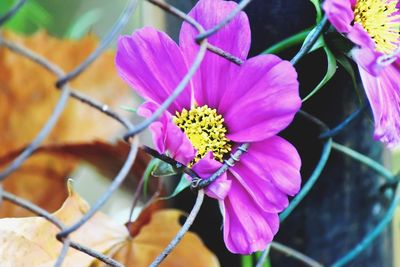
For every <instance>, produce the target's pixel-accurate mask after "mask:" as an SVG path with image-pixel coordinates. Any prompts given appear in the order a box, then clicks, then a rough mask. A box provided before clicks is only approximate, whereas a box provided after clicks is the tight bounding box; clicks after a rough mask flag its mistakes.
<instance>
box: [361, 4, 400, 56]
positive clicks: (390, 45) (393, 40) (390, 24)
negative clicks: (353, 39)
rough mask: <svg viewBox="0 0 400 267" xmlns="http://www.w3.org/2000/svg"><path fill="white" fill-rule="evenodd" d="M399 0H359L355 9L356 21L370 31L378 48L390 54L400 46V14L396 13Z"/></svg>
mask: <svg viewBox="0 0 400 267" xmlns="http://www.w3.org/2000/svg"><path fill="white" fill-rule="evenodd" d="M397 2H398V1H388V0H357V4H356V8H355V10H354V22H357V23H359V24H361V26H362V27H363V28H364V29H365V30H366V31H367V32H368V34H369V36H371V38H372V39H373V40H374V42H375V44H376V50H377V51H379V52H382V53H385V54H390V53H392V52H393V51H394V50H396V49H397V48H398V45H399V37H400V34H399V30H400V23H399V20H400V16H399V15H394V13H395V12H397V11H398V9H397V8H396V4H397Z"/></svg>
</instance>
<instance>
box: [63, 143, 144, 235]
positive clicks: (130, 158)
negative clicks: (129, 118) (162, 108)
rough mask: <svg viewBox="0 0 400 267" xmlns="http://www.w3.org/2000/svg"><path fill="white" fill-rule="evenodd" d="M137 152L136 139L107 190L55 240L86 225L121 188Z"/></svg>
mask: <svg viewBox="0 0 400 267" xmlns="http://www.w3.org/2000/svg"><path fill="white" fill-rule="evenodd" d="M137 151H138V145H137V138H135V139H134V141H133V144H131V148H130V151H129V154H128V157H127V159H126V161H125V163H124V165H123V166H122V168H121V170H120V171H119V173H118V175H117V176H116V177H115V179H114V180H113V182H112V183H111V185H110V186H109V187H108V188H107V190H106V191H105V192H104V193H103V194H102V195H101V196H100V197H99V198H98V199H97V201H96V203H95V204H94V205H93V206H92V207H91V208H90V210H89V211H88V212H86V213H85V214H84V215H83V216H82V218H81V219H80V220H79V221H77V222H76V223H74V224H73V225H72V226H70V227H68V228H66V229H63V230H62V231H61V232H60V233H58V234H57V239H63V238H64V237H66V236H68V235H69V234H71V233H72V232H74V231H76V230H77V229H79V228H80V227H81V226H82V225H83V224H84V223H86V222H87V221H88V220H89V219H90V218H91V217H92V216H93V215H94V214H95V213H96V212H97V211H98V210H99V209H100V208H101V207H102V206H103V205H104V204H105V203H106V202H107V200H108V199H109V198H110V197H111V195H112V194H113V193H114V192H115V191H116V190H117V189H118V188H119V187H120V186H121V184H122V183H123V181H124V180H125V178H126V176H127V175H128V173H129V171H130V169H131V168H132V166H133V163H134V161H135V158H136V155H137Z"/></svg>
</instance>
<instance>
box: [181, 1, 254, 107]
mask: <svg viewBox="0 0 400 267" xmlns="http://www.w3.org/2000/svg"><path fill="white" fill-rule="evenodd" d="M236 6H237V4H236V3H235V2H233V1H222V0H200V1H199V2H198V3H197V4H196V6H195V7H194V8H193V9H192V10H191V11H190V13H189V16H191V17H192V18H194V19H195V20H197V21H198V22H199V23H200V24H201V25H202V26H203V27H204V28H205V29H206V30H207V29H211V28H213V27H214V26H215V25H217V24H218V23H219V22H220V21H221V20H223V19H224V18H225V17H226V16H227V15H228V14H229V13H230V12H232V10H233V9H234V8H235V7H236ZM198 34H199V33H198V31H197V30H196V29H194V28H193V27H192V26H191V25H189V24H187V23H183V25H182V29H181V32H180V47H181V49H182V51H183V54H184V56H185V58H186V60H187V62H188V63H189V64H190V63H192V62H193V60H194V58H195V56H196V54H197V52H198V50H199V45H198V44H197V43H196V42H195V41H194V38H195V37H196V36H197V35H198ZM208 42H209V43H211V44H213V45H215V46H217V47H219V48H221V49H223V50H224V51H226V52H228V53H230V54H232V55H234V56H237V57H239V58H241V59H242V60H245V59H246V58H247V54H248V52H249V49H250V42H251V33H250V25H249V21H248V18H247V15H246V14H245V13H244V12H240V13H239V14H238V15H237V16H236V17H235V18H234V19H233V20H232V21H231V22H230V23H229V24H227V25H226V26H224V27H223V28H222V29H220V31H218V32H217V33H216V34H214V35H212V36H211V37H210V38H208ZM237 69H238V66H237V65H235V64H233V63H231V62H230V61H228V60H226V59H224V58H222V57H220V56H218V55H216V54H214V53H212V52H209V51H207V53H206V56H205V58H204V60H203V63H202V64H201V67H200V70H199V71H198V73H197V75H196V76H195V79H194V80H193V81H194V89H195V99H196V101H197V103H198V104H199V105H205V104H207V105H209V106H210V107H214V108H215V107H217V106H218V103H219V101H220V99H221V96H222V95H223V92H224V91H225V90H226V89H227V81H229V80H230V79H231V77H234V76H235V73H236V71H237Z"/></svg>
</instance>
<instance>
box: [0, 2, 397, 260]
mask: <svg viewBox="0 0 400 267" xmlns="http://www.w3.org/2000/svg"><path fill="white" fill-rule="evenodd" d="M147 1H148V2H149V3H152V4H153V5H155V6H158V7H159V8H161V9H163V10H164V11H166V12H168V13H170V14H173V15H175V16H176V17H178V18H180V19H182V20H183V21H185V22H187V23H189V24H190V25H191V26H192V27H194V28H195V29H196V30H197V31H198V35H197V37H196V38H195V41H196V42H197V43H198V44H199V46H200V49H199V51H198V53H197V55H196V58H195V60H194V62H193V63H192V66H191V67H190V68H189V70H188V72H187V74H186V75H185V76H184V78H183V79H182V80H181V82H180V83H179V84H178V86H177V87H176V88H175V90H174V91H173V93H172V94H171V95H170V96H169V97H168V98H167V99H166V100H165V101H164V102H163V103H162V105H160V107H159V108H158V109H157V110H156V112H154V113H153V115H152V116H151V117H149V118H147V119H145V120H143V121H142V122H140V123H138V124H136V125H134V124H132V123H131V122H130V121H129V120H128V119H127V118H124V117H121V116H120V115H118V114H117V113H116V112H114V111H113V110H111V109H110V108H109V107H108V106H107V105H105V104H103V103H101V102H99V101H97V100H96V99H93V98H92V97H90V96H86V95H83V94H82V93H80V92H78V91H76V90H74V89H73V88H71V86H70V84H69V82H70V81H71V80H72V79H74V78H76V77H78V76H79V75H80V74H82V73H83V72H84V71H85V70H86V69H87V68H88V66H89V65H90V64H92V63H93V62H94V61H95V60H96V59H97V58H98V57H99V55H101V54H102V52H103V51H104V50H105V49H106V48H107V47H108V46H109V45H110V43H111V42H112V41H113V40H114V39H115V37H116V36H117V35H118V33H119V32H120V30H121V29H122V28H123V27H124V26H125V25H126V24H127V21H128V19H129V18H130V17H131V16H132V14H133V13H134V11H135V8H136V6H137V0H129V1H127V3H126V7H125V9H124V10H123V11H122V13H121V15H120V17H119V18H118V20H117V21H116V22H115V24H114V25H113V27H112V28H111V30H110V31H109V33H108V34H107V35H106V36H105V38H104V39H103V40H102V41H101V42H100V44H99V46H98V47H97V48H96V49H95V51H94V52H93V53H91V54H90V55H89V56H88V57H87V58H86V59H85V60H84V61H83V62H81V63H80V64H79V65H78V66H76V67H75V68H74V69H73V70H72V71H71V72H69V73H65V72H64V71H63V70H62V69H61V68H60V67H59V66H57V65H55V64H54V63H53V62H50V61H49V60H47V59H46V58H44V57H42V56H40V55H38V54H36V53H34V52H33V51H31V50H29V49H28V48H26V47H23V46H21V45H19V44H17V43H14V42H11V41H9V40H7V39H5V38H4V37H3V36H2V35H1V32H0V46H3V47H5V48H7V49H9V50H11V51H13V52H14V53H17V54H19V55H21V56H22V57H25V58H27V59H29V60H31V61H33V62H35V63H36V64H38V65H40V66H41V67H43V68H44V69H46V70H48V71H49V72H51V73H53V74H54V75H55V76H56V77H57V82H56V84H55V86H54V87H55V88H59V90H60V95H59V98H58V102H57V103H56V105H55V107H54V110H53V112H52V114H51V116H50V117H49V118H48V120H47V122H46V123H45V124H44V126H43V127H42V129H41V130H40V131H39V133H38V134H37V136H36V137H35V138H34V139H33V140H32V141H31V142H30V144H29V145H28V146H27V147H26V148H25V149H24V150H23V151H22V152H21V153H20V154H19V155H18V156H17V157H16V158H15V159H14V160H13V161H12V162H11V163H10V164H9V165H8V166H7V167H6V168H5V169H4V170H3V171H2V172H1V173H0V181H3V180H4V179H6V178H7V177H8V176H10V174H12V173H13V172H14V171H16V170H17V169H19V168H20V167H21V165H22V164H23V163H24V162H25V161H26V160H27V159H28V158H29V157H30V156H31V155H32V154H33V153H34V151H35V150H36V149H38V148H39V147H40V145H41V143H42V142H43V141H44V140H45V139H46V137H47V136H48V135H49V134H50V133H51V131H52V129H53V128H54V125H55V124H56V122H57V121H58V119H59V117H60V115H61V114H62V113H63V111H64V108H65V106H66V102H67V100H68V99H69V98H73V99H76V100H78V101H80V102H81V103H82V104H86V105H89V106H90V107H92V108H93V109H95V110H97V111H98V112H101V113H102V114H104V115H105V116H109V117H110V118H111V119H113V120H115V121H117V122H119V123H120V124H121V125H122V126H124V127H125V129H126V133H125V134H124V136H123V138H124V139H125V140H126V141H127V142H129V144H130V151H129V154H128V156H127V158H126V160H125V163H124V165H123V166H122V168H121V169H120V171H119V173H118V175H117V176H116V177H114V179H113V181H112V183H111V184H110V186H109V187H108V188H107V190H106V191H105V192H104V193H103V194H102V195H101V196H100V197H99V198H98V199H97V201H96V203H95V204H94V205H93V206H92V208H91V209H90V210H89V211H88V212H87V213H86V214H85V215H84V216H83V217H82V218H81V219H80V220H78V221H77V222H75V223H73V224H72V225H64V224H63V223H62V222H60V221H59V220H58V219H57V218H55V217H54V216H53V215H52V214H50V213H49V212H47V211H46V210H44V209H42V208H40V207H39V206H36V205H34V204H33V203H31V202H30V201H27V200H25V199H22V198H19V197H18V196H15V195H13V194H12V193H10V192H7V191H4V190H3V189H2V190H1V191H0V200H6V201H9V202H11V203H13V204H15V205H18V206H20V207H23V208H25V209H26V210H29V211H31V212H33V213H35V214H38V215H40V216H42V217H43V218H45V219H46V220H48V221H49V222H51V223H52V224H54V225H55V226H56V227H57V228H59V230H60V232H59V233H58V234H57V236H56V237H57V239H58V240H59V241H60V242H62V243H63V246H62V250H61V251H60V253H59V256H58V259H57V261H56V263H55V266H61V265H62V263H63V260H64V258H65V257H66V255H67V251H68V249H70V248H72V249H75V250H79V251H81V252H83V253H86V254H88V255H90V256H92V257H94V258H96V259H98V260H100V261H102V262H104V263H106V264H108V265H110V266H123V264H121V263H119V262H117V261H115V260H113V259H112V258H111V257H109V256H107V255H104V254H102V253H100V252H98V251H94V250H93V249H91V248H88V247H85V246H83V245H82V244H78V243H76V242H74V241H73V240H71V239H70V237H69V236H70V234H71V233H73V232H74V231H76V230H77V229H79V228H80V227H81V226H82V225H84V224H85V223H86V222H87V221H88V220H89V219H90V218H91V217H92V216H93V215H94V214H95V212H97V211H98V210H99V209H100V208H101V207H102V206H103V205H104V204H105V203H106V202H107V201H108V199H109V198H110V197H111V195H112V194H113V193H114V192H115V191H116V190H117V189H118V188H119V187H120V186H121V184H122V182H123V181H124V179H125V177H126V176H127V174H128V172H129V170H130V169H131V168H132V166H133V163H134V161H135V158H136V154H137V150H138V146H139V144H138V140H137V138H136V136H137V134H138V133H140V132H142V131H143V130H145V129H146V128H147V127H148V126H149V125H150V124H151V123H152V122H154V121H155V120H157V119H158V118H159V117H160V116H161V115H162V113H163V112H164V111H165V110H166V109H167V108H168V107H169V106H170V105H171V104H172V103H173V101H174V100H175V99H176V98H177V97H178V96H179V95H180V94H181V93H182V91H183V90H184V89H185V88H186V86H187V85H188V84H189V82H190V80H191V79H192V78H193V76H194V75H195V74H196V71H197V70H198V68H199V66H200V64H201V63H202V60H203V58H204V56H205V54H206V52H207V51H211V52H213V53H215V54H218V55H219V56H221V57H223V58H225V59H226V60H229V61H231V62H233V63H235V64H238V65H241V64H242V63H243V61H242V60H241V59H239V58H237V57H235V56H233V55H231V54H229V53H227V52H226V51H223V50H222V49H220V48H218V47H215V46H214V45H211V44H209V43H208V42H207V38H208V37H210V36H212V35H213V34H215V33H217V32H218V31H219V30H220V29H221V28H223V27H224V26H225V25H226V24H228V23H230V21H231V20H232V19H233V18H234V17H235V16H236V15H237V14H238V13H239V12H240V11H242V10H243V9H244V8H245V7H246V6H247V5H248V4H249V3H251V0H243V1H241V2H240V3H239V4H238V5H237V7H236V8H235V9H234V10H233V11H232V12H231V13H230V14H229V15H228V16H227V17H226V18H225V19H223V20H222V21H221V22H220V23H219V24H217V25H215V26H214V27H213V28H211V29H208V30H205V29H204V28H203V27H202V26H201V25H200V24H199V23H198V22H197V21H195V20H194V19H193V18H191V17H190V16H188V15H187V14H185V13H183V12H182V11H180V10H179V9H177V8H175V7H173V6H171V5H169V4H167V3H165V2H161V1H159V0H147ZM25 2H26V1H25V0H20V1H18V2H17V4H16V5H15V6H14V7H12V8H11V9H10V10H9V12H7V13H6V14H4V15H3V16H1V17H0V26H1V25H2V24H4V23H5V22H6V21H8V20H9V19H10V18H11V17H12V16H13V15H15V14H16V13H17V12H18V10H20V8H21V7H22V6H23V5H24V4H25ZM326 25H327V19H326V17H324V18H323V19H322V20H321V22H320V24H319V25H317V26H316V28H315V31H313V33H312V34H311V35H310V36H309V38H307V40H306V41H305V43H304V44H303V46H302V48H301V49H300V50H299V51H298V53H297V54H296V55H295V56H294V57H293V59H292V60H291V63H292V64H297V63H298V61H299V60H300V59H301V58H302V57H304V56H305V55H306V54H307V53H308V52H309V51H310V49H311V48H312V46H313V45H314V43H315V42H316V41H317V40H318V38H319V36H320V35H321V34H322V32H323V30H324V28H325V26H326ZM364 108H365V106H362V107H360V108H359V109H357V110H356V111H354V112H353V113H352V114H350V115H349V116H348V117H347V118H346V119H345V120H344V121H343V122H342V123H340V124H339V125H338V126H336V127H334V128H333V129H329V128H328V127H327V125H325V124H324V123H323V122H322V121H320V120H319V119H318V118H316V117H314V116H313V115H311V114H308V113H306V112H304V111H300V115H301V116H303V117H305V118H306V119H308V120H310V121H311V122H313V123H315V124H316V125H317V126H319V128H320V130H321V135H320V139H321V140H322V141H323V142H324V145H323V149H322V152H321V157H320V160H319V162H318V163H317V165H316V167H315V169H314V171H313V173H312V174H311V176H310V177H309V179H308V181H307V183H306V184H305V185H304V186H303V188H302V190H301V191H300V193H299V194H298V195H297V196H296V197H295V198H294V199H293V200H292V201H291V203H290V205H289V207H288V208H287V209H286V210H285V211H284V212H283V213H282V214H281V215H280V219H281V221H283V220H285V219H286V218H287V217H288V216H289V215H290V213H291V212H292V211H293V210H294V209H295V208H296V207H297V206H298V205H299V203H300V202H301V201H302V200H303V198H304V197H305V196H306V195H307V193H308V192H309V191H310V190H311V188H312V187H313V185H314V184H315V183H316V182H317V180H318V178H319V176H320V175H321V173H322V170H323V169H324V167H325V165H326V163H327V161H328V159H329V155H330V152H331V151H332V149H336V150H339V151H342V152H343V153H345V154H347V155H348V156H350V157H353V158H355V159H357V160H359V161H361V162H362V163H363V164H366V165H367V166H369V167H371V168H373V169H374V170H375V171H377V172H378V173H380V174H384V176H385V177H386V178H388V180H390V181H392V183H393V181H395V182H394V183H393V186H394V187H396V188H397V190H396V191H399V188H398V180H399V179H398V178H397V177H396V176H395V175H393V174H392V173H391V172H390V171H388V170H387V169H385V168H384V167H383V166H381V165H379V164H378V163H376V162H374V161H372V162H371V159H369V158H366V157H365V158H362V157H361V158H360V157H358V156H356V155H355V153H357V152H355V151H352V150H350V149H348V148H345V149H344V148H343V147H341V146H340V145H339V144H335V143H334V142H333V140H332V137H333V136H335V135H336V134H338V133H339V132H341V131H342V130H343V129H344V128H345V127H346V126H347V125H349V124H350V123H351V122H352V121H353V120H354V119H355V118H356V117H357V116H359V114H360V113H361V111H362V110H363V109H364ZM248 147H249V144H247V143H245V144H242V145H240V146H239V147H238V148H237V150H236V151H235V152H233V153H232V154H231V156H230V158H229V159H228V160H226V161H225V162H224V164H223V165H222V167H221V168H220V169H219V170H217V171H216V172H215V173H214V174H213V175H211V176H210V177H209V178H208V179H200V177H198V176H197V174H196V173H195V172H194V171H193V170H191V169H190V168H189V167H188V166H185V165H183V164H181V163H179V162H176V161H175V160H174V159H172V158H169V157H168V156H166V155H160V154H158V153H157V152H156V151H154V150H152V149H150V148H145V149H147V152H148V153H149V154H151V155H152V156H154V157H157V158H159V159H160V160H162V161H164V162H166V163H169V164H171V165H174V166H175V167H177V166H179V168H177V169H178V170H180V171H181V172H183V173H186V174H188V175H190V176H191V177H192V178H193V179H192V184H191V189H192V190H194V191H197V199H196V203H195V204H194V206H193V209H192V211H191V213H190V215H189V216H188V218H187V219H186V222H185V223H184V225H183V226H182V228H181V230H180V231H179V233H178V234H177V235H176V237H175V238H174V239H173V240H172V241H171V243H170V244H169V245H168V246H167V247H166V248H165V250H164V251H163V252H162V253H161V254H160V255H159V256H158V257H157V258H156V259H155V260H154V262H153V263H152V264H151V266H158V265H159V264H160V263H161V262H162V261H163V259H165V257H167V255H168V254H169V253H170V252H171V251H172V250H173V249H174V248H175V246H176V245H177V243H178V242H179V241H180V239H181V238H182V237H183V235H184V234H185V233H186V232H187V231H188V229H189V227H190V225H191V224H192V223H193V221H194V220H195V218H196V215H197V212H198V211H199V209H200V207H201V205H202V201H203V197H204V192H203V190H202V189H203V188H204V187H206V186H207V185H209V184H211V183H212V182H213V181H215V180H216V179H217V178H218V177H219V176H220V175H222V174H223V173H224V172H226V171H227V170H228V169H229V167H231V166H233V165H234V164H235V162H237V161H239V160H240V156H241V155H242V154H243V153H246V151H247V149H248ZM138 192H140V191H138ZM397 195H399V194H397ZM399 202H400V200H399V197H398V196H397V197H394V198H393V200H392V204H391V206H390V208H389V209H388V211H387V213H386V215H385V216H384V218H383V220H382V222H381V223H380V224H379V225H377V226H376V228H374V230H373V231H372V232H371V233H369V234H368V235H367V236H366V237H365V238H364V239H363V240H361V242H360V243H359V244H358V245H357V246H355V247H354V249H352V250H351V251H349V253H348V254H346V255H344V256H343V257H342V258H340V259H339V260H338V261H337V262H335V263H333V264H332V266H343V265H345V264H346V263H348V262H349V261H351V260H352V259H354V258H355V257H357V256H358V255H359V254H360V253H361V252H362V251H363V250H364V249H365V248H366V247H367V246H368V245H369V244H370V243H371V242H372V241H373V240H374V238H375V237H376V236H377V235H379V233H380V232H382V231H383V229H384V227H385V226H386V225H387V224H388V223H389V222H390V221H391V219H392V217H393V213H394V209H395V208H396V206H397V205H398V204H399ZM0 203H1V202H0ZM271 247H272V248H273V249H277V250H281V251H284V252H285V253H288V251H290V248H289V250H288V249H287V248H286V249H285V247H284V246H282V245H279V244H277V243H272V246H271ZM268 251H269V249H266V250H265V251H264V255H263V256H262V257H261V258H260V262H258V263H257V266H262V264H263V261H264V260H265V258H266V255H267V253H268ZM292 253H293V254H294V255H296V256H297V258H298V259H299V260H301V261H303V262H304V263H305V264H308V265H309V266H322V264H319V263H317V262H316V261H314V260H313V259H310V258H308V257H307V256H302V254H301V253H299V252H296V251H292Z"/></svg>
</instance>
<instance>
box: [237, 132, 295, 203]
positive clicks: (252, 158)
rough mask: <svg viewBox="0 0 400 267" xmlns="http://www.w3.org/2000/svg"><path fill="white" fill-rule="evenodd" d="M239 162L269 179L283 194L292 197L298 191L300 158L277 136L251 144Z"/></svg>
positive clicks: (292, 147) (288, 144)
mask: <svg viewBox="0 0 400 267" xmlns="http://www.w3.org/2000/svg"><path fill="white" fill-rule="evenodd" d="M246 155H247V156H246ZM241 162H243V163H244V164H249V166H251V168H252V170H253V171H254V172H255V173H257V175H260V176H261V177H267V178H268V179H270V180H271V181H272V183H273V184H274V185H275V186H276V187H277V188H278V189H279V190H280V191H282V192H283V193H285V194H288V195H290V196H294V195H295V194H297V193H298V192H299V190H300V186H301V175H300V168H301V159H300V156H299V154H298V152H297V150H296V148H295V147H294V146H293V145H292V144H290V143H289V142H288V141H286V140H285V139H283V138H281V137H279V136H274V137H271V138H269V139H266V140H263V141H260V142H255V143H252V144H251V145H250V148H249V152H248V153H247V154H245V155H244V156H243V157H241Z"/></svg>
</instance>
